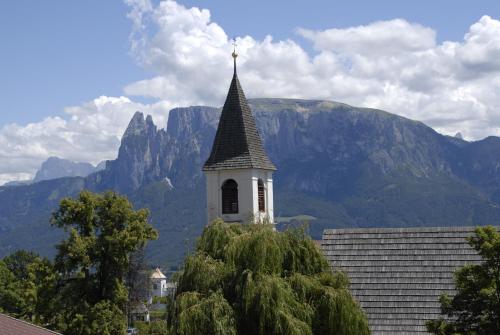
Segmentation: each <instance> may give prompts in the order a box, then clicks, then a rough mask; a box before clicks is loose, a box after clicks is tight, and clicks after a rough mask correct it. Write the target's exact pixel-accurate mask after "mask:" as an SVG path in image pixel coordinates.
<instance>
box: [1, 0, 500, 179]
mask: <svg viewBox="0 0 500 335" xmlns="http://www.w3.org/2000/svg"><path fill="white" fill-rule="evenodd" d="M233 37H236V38H237V42H238V52H239V54H240V56H239V57H238V66H239V71H238V73H239V77H240V80H241V82H242V85H243V87H244V89H245V92H246V95H247V96H248V97H283V98H303V99H326V100H333V101H340V102H345V103H349V104H352V105H355V106H364V107H374V108H380V109H384V110H386V111H388V112H391V113H395V114H399V115H401V116H404V117H408V118H411V119H415V120H420V121H423V122H424V123H426V124H427V125H429V126H431V127H433V128H434V129H436V130H437V131H439V132H441V133H444V134H449V135H454V134H455V133H456V132H461V133H462V134H463V136H464V137H465V138H466V139H469V140H477V139H481V138H484V137H486V136H489V135H496V136H500V109H499V108H498V106H500V1H498V0H495V1H481V0H477V1H474V2H471V1H451V0H439V1H438V0H435V1H411V2H410V1H394V0H379V1H359V0H351V1H319V0H310V1H290V0H289V1H285V0H273V1H260V0H257V1H241V0H234V1H222V0H218V1H217V0H212V1H195V0H179V1H177V2H175V1H174V0H165V1H159V0H123V1H119V0H109V1H108V0H106V1H103V0H85V1H67V0H51V1H28V0H16V1H3V2H0V42H1V45H2V47H1V49H0V52H1V57H0V185H1V184H2V183H4V182H6V181H9V180H16V179H28V178H31V177H32V176H33V174H34V173H35V171H36V169H37V168H38V167H39V166H40V164H41V162H43V161H44V160H45V159H47V158H48V157H49V156H58V157H61V158H66V159H71V160H74V161H85V162H91V163H93V164H97V163H98V162H99V161H101V160H104V159H113V158H114V157H115V156H116V152H117V149H118V147H119V144H120V138H121V135H122V134H123V131H124V129H125V127H126V126H127V123H128V121H129V120H130V117H131V116H132V115H133V113H134V112H135V111H137V110H140V111H142V112H144V113H145V114H150V115H152V116H153V119H154V121H155V123H156V124H157V125H158V126H159V127H165V125H166V122H167V119H168V112H169V110H170V109H171V108H174V107H177V106H188V105H195V104H198V105H199V104H204V105H212V106H220V105H222V103H223V101H224V95H225V92H226V90H227V85H228V82H229V78H230V76H231V71H232V60H231V57H230V53H231V51H232V50H231V49H232V46H231V40H230V39H231V38H233Z"/></svg>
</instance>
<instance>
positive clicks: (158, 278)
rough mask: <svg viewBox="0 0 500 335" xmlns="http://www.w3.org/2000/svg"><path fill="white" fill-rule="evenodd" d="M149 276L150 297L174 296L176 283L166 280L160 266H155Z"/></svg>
mask: <svg viewBox="0 0 500 335" xmlns="http://www.w3.org/2000/svg"><path fill="white" fill-rule="evenodd" d="M149 278H150V280H151V298H154V297H159V298H161V297H173V296H174V293H175V289H176V285H175V283H172V282H168V281H167V276H165V275H164V274H163V272H161V270H160V268H156V269H155V270H154V271H153V272H152V273H151V276H150V277H149Z"/></svg>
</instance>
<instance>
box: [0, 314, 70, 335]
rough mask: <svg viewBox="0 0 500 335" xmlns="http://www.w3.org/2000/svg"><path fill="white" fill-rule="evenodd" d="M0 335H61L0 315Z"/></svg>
mask: <svg viewBox="0 0 500 335" xmlns="http://www.w3.org/2000/svg"><path fill="white" fill-rule="evenodd" d="M0 334H2V335H61V334H60V333H56V332H53V331H51V330H48V329H45V328H42V327H39V326H35V325H34V324H31V323H28V322H26V321H23V320H19V319H15V318H13V317H10V316H8V315H5V314H0Z"/></svg>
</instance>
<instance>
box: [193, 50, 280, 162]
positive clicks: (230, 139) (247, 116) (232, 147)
mask: <svg viewBox="0 0 500 335" xmlns="http://www.w3.org/2000/svg"><path fill="white" fill-rule="evenodd" d="M232 56H233V60H234V74H233V79H232V81H231V86H230V87H229V91H228V93H227V97H226V102H225V103H224V107H223V108H222V113H221V116H220V120H219V126H218V128H217V133H216V135H215V140H214V144H213V146H212V152H211V153H210V157H209V158H208V160H207V161H206V162H205V165H204V166H203V170H204V171H210V170H227V169H247V168H255V169H264V170H276V167H275V166H274V164H273V163H272V162H271V160H270V159H269V157H268V156H267V154H266V151H265V150H264V147H263V146H262V141H261V139H260V136H259V132H258V131H257V126H256V125H255V119H254V117H253V115H252V111H251V110H250V107H249V106H248V102H247V99H246V98H245V93H243V89H242V88H241V85H240V81H239V80H238V75H237V73H236V57H238V54H237V53H236V50H234V51H233V54H232Z"/></svg>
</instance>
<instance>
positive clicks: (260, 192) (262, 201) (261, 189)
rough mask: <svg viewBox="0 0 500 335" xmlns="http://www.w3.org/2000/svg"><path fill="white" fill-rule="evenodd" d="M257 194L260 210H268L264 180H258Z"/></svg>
mask: <svg viewBox="0 0 500 335" xmlns="http://www.w3.org/2000/svg"><path fill="white" fill-rule="evenodd" d="M257 194H258V196H259V212H265V211H266V197H265V192H264V182H263V181H262V179H259V181H258V182H257Z"/></svg>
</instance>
